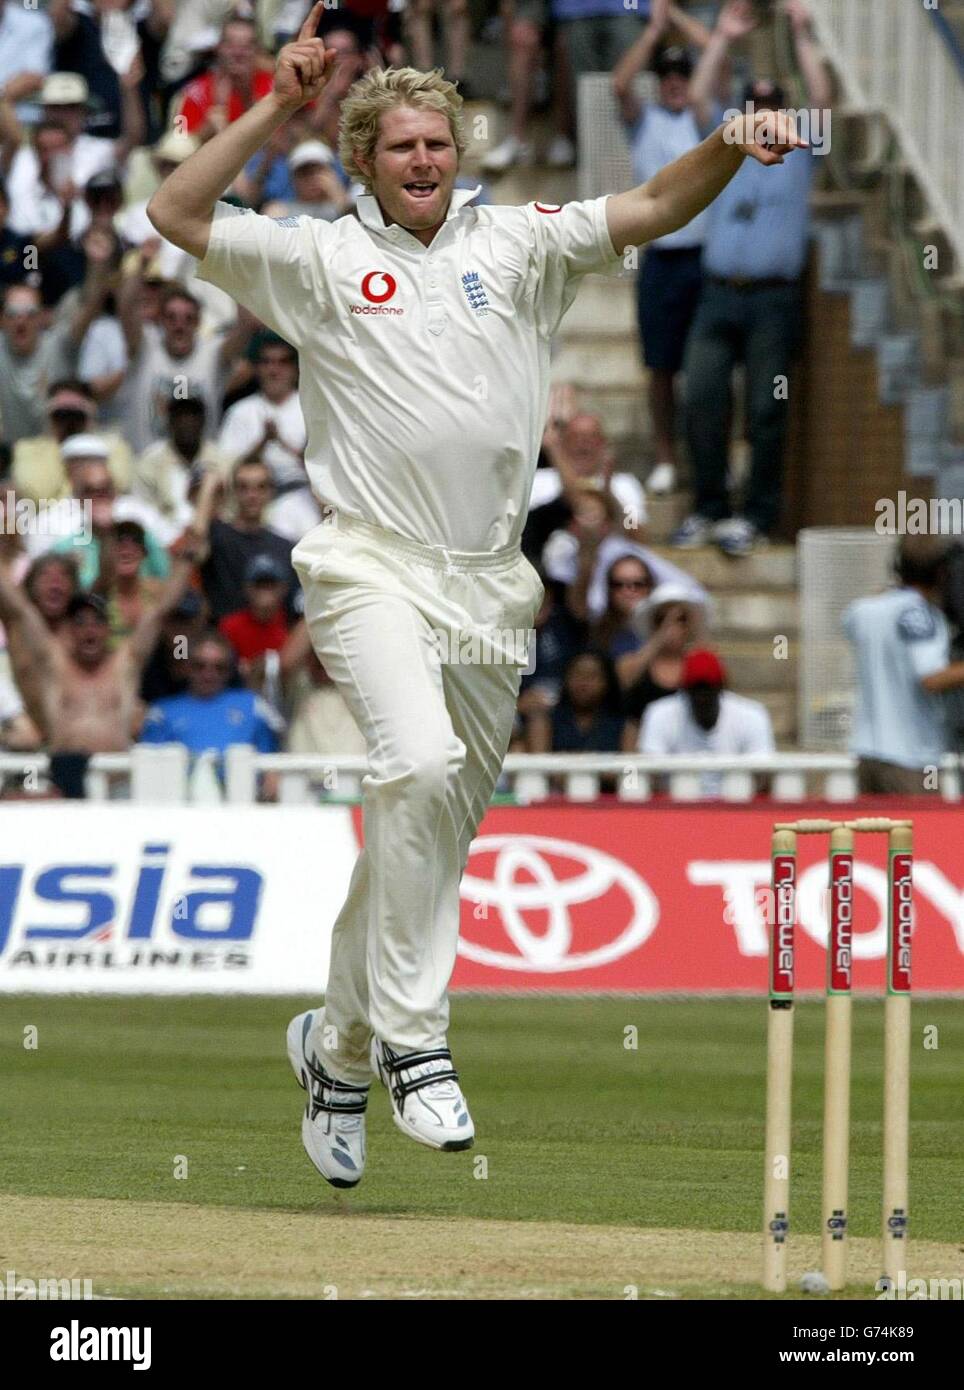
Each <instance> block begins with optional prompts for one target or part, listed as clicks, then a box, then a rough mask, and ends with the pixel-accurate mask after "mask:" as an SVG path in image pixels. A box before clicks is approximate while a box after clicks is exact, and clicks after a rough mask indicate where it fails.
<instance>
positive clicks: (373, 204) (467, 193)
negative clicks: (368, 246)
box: [355, 184, 482, 232]
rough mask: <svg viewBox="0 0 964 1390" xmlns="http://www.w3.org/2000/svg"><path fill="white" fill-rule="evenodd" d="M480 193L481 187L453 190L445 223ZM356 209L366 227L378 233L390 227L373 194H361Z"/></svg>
mask: <svg viewBox="0 0 964 1390" xmlns="http://www.w3.org/2000/svg"><path fill="white" fill-rule="evenodd" d="M481 192H482V185H481V184H479V185H478V186H477V187H476V188H453V189H452V197H451V198H450V199H449V210H448V212H447V213H446V214H445V221H446V222H451V220H452V218H453V217H457V216H458V214H459V212H460V211H461V210H462V208H463V207H464V206H465V204H466V203H470V202H471V201H472V199H473V198H476V197H478V195H479V194H480V193H481ZM355 206H356V208H357V209H358V220H359V222H361V223H362V224H363V225H364V226H366V227H371V228H372V229H373V230H375V231H378V232H384V231H387V230H388V228H389V226H390V225H394V224H390V223H388V222H386V221H385V219H384V217H383V216H382V210H381V208H380V207H379V205H378V199H377V198H376V197H375V195H374V194H373V193H363V194H362V195H361V197H360V198H358V199H357V201H356V203H355Z"/></svg>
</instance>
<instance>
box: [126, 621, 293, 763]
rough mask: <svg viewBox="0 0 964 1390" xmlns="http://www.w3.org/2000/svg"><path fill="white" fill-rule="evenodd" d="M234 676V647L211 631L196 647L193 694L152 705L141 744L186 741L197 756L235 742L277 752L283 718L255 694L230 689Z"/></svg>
mask: <svg viewBox="0 0 964 1390" xmlns="http://www.w3.org/2000/svg"><path fill="white" fill-rule="evenodd" d="M233 673H234V652H233V650H232V648H231V643H230V642H229V641H228V640H227V638H226V637H223V636H221V634H220V633H217V632H208V633H205V634H204V635H203V636H202V637H200V638H199V639H198V641H197V642H195V643H194V645H193V647H192V649H191V654H190V659H189V665H188V688H187V691H186V692H185V693H184V694H183V695H169V696H166V697H165V698H164V699H163V700H158V701H157V703H156V704H154V705H152V706H151V707H150V709H149V710H148V711H147V715H146V717H145V719H144V728H143V730H142V732H141V742H142V743H182V744H184V746H185V747H186V748H187V749H188V751H189V752H190V753H192V754H194V755H198V754H200V753H206V752H212V751H213V752H217V753H224V751H225V750H226V749H227V748H229V747H231V745H232V744H235V743H249V744H251V745H252V746H253V747H254V748H256V749H257V750H258V752H259V753H275V752H277V750H278V742H279V736H280V734H281V731H282V728H283V723H282V720H281V719H280V717H279V716H278V715H277V714H276V713H275V711H274V710H273V709H272V708H271V706H270V705H269V704H268V703H267V701H265V700H262V698H261V696H260V695H256V694H255V693H254V691H253V690H237V689H229V687H228V682H229V681H230V679H231V677H232V675H233Z"/></svg>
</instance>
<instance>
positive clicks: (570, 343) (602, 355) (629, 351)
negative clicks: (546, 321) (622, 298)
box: [552, 333, 645, 394]
mask: <svg viewBox="0 0 964 1390" xmlns="http://www.w3.org/2000/svg"><path fill="white" fill-rule="evenodd" d="M634 336H635V335H634ZM557 344H558V349H557V352H556V355H555V357H554V358H553V360H552V376H553V380H558V381H575V382H578V383H579V386H580V388H582V387H587V386H588V387H594V386H596V387H605V388H607V389H612V388H613V387H621V388H623V389H629V388H633V389H635V390H637V391H639V392H640V394H642V392H643V390H644V388H645V378H644V376H643V371H642V367H641V366H640V362H639V353H638V351H637V349H636V344H635V342H632V343H627V341H626V339H625V337H613V336H612V335H610V334H606V333H600V334H599V335H598V337H592V338H587V337H585V336H583V337H577V338H572V337H568V336H566V337H562V336H560V338H559V339H558V340H557Z"/></svg>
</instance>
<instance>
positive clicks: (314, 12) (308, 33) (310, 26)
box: [298, 0, 325, 43]
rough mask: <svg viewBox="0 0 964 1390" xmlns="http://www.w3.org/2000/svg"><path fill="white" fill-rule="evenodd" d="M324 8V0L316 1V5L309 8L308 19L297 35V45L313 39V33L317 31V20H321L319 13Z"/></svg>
mask: <svg viewBox="0 0 964 1390" xmlns="http://www.w3.org/2000/svg"><path fill="white" fill-rule="evenodd" d="M324 8H325V6H324V0H318V3H317V4H316V5H313V6H312V7H311V11H310V13H309V15H308V18H307V19H306V20H305V22H304V24H302V26H301V32H300V33H299V35H298V42H299V43H304V42H305V40H306V39H313V38H314V37H315V33H316V32H317V29H318V20H319V19H320V18H321V12H322V10H323V9H324Z"/></svg>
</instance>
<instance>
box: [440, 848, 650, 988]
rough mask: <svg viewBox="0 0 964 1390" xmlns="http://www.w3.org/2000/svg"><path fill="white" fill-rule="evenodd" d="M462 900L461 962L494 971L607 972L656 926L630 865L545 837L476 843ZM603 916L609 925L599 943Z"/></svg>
mask: <svg viewBox="0 0 964 1390" xmlns="http://www.w3.org/2000/svg"><path fill="white" fill-rule="evenodd" d="M462 898H463V900H464V902H465V903H466V904H467V905H468V904H471V911H469V912H463V914H462V915H463V923H462V936H461V937H460V939H459V954H460V955H461V956H463V957H465V959H466V960H471V961H475V962H477V963H478V964H480V965H488V966H493V967H494V968H496V969H499V970H517V971H526V972H530V973H531V972H536V973H540V974H546V975H555V974H562V973H567V972H570V971H574V970H591V969H593V968H594V967H597V966H600V965H607V964H609V963H610V962H611V961H615V960H619V959H620V957H622V956H626V955H628V954H629V953H630V952H631V951H635V950H636V949H637V948H638V947H639V946H642V944H643V943H644V942H645V941H647V940H648V939H649V937H650V936H651V935H652V933H653V930H654V928H655V926H656V923H657V921H658V919H659V904H658V902H657V900H656V897H655V895H654V894H653V893H652V892H651V890H650V888H649V886H648V885H647V884H646V883H645V882H644V881H643V879H641V878H640V877H639V875H638V874H636V873H635V872H634V871H633V870H632V869H631V868H630V867H629V865H628V864H625V863H624V862H623V861H622V860H621V859H616V858H614V857H613V856H612V855H610V854H606V853H605V852H604V851H603V850H599V849H595V848H594V847H593V846H591V845H584V844H577V843H574V842H572V841H569V840H555V839H550V838H549V837H548V836H542V835H482V836H480V837H479V838H478V839H476V840H475V841H474V842H473V844H472V849H471V852H470V856H469V866H468V869H467V871H466V873H465V876H464V877H463V879H462ZM603 900H605V902H606V905H607V908H608V911H606V912H605V914H603V913H601V912H600V908H601V906H602V902H603ZM603 915H604V916H605V918H606V920H607V922H608V923H609V924H610V925H608V926H607V927H606V928H605V929H604V935H605V939H603V940H600V934H601V933H600V927H599V922H600V918H601V917H602V916H603ZM613 922H615V923H616V925H615V926H613V925H612V923H613Z"/></svg>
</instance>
